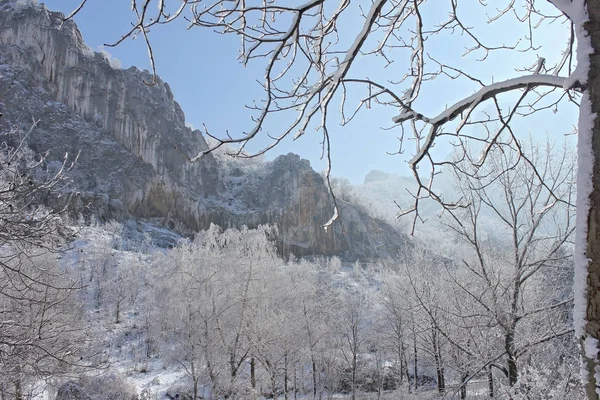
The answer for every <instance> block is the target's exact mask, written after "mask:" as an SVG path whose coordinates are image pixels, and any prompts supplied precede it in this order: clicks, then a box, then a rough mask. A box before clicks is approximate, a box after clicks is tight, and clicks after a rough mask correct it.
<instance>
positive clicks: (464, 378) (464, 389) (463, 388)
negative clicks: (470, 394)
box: [460, 372, 469, 400]
mask: <svg viewBox="0 0 600 400" xmlns="http://www.w3.org/2000/svg"><path fill="white" fill-rule="evenodd" d="M468 378H469V373H468V372H465V373H463V374H462V375H461V377H460V400H465V399H466V398H467V383H468V382H467V379H468Z"/></svg>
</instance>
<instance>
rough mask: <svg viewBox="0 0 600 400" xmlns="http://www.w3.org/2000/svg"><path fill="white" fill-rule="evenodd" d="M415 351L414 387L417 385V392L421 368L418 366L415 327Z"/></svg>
mask: <svg viewBox="0 0 600 400" xmlns="http://www.w3.org/2000/svg"><path fill="white" fill-rule="evenodd" d="M413 352H414V360H413V362H414V365H413V380H414V384H415V385H414V387H415V392H416V391H417V388H418V387H419V386H418V380H419V379H418V378H419V369H418V367H417V361H418V357H417V336H416V335H414V329H413Z"/></svg>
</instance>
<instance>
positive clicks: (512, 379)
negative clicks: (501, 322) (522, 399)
mask: <svg viewBox="0 0 600 400" xmlns="http://www.w3.org/2000/svg"><path fill="white" fill-rule="evenodd" d="M504 351H506V355H507V360H506V364H507V365H506V366H507V371H508V385H509V386H511V387H512V386H514V385H515V383H517V379H518V377H519V374H518V370H517V358H516V357H515V334H514V332H513V331H512V330H511V331H509V332H508V333H507V334H506V336H505V338H504Z"/></svg>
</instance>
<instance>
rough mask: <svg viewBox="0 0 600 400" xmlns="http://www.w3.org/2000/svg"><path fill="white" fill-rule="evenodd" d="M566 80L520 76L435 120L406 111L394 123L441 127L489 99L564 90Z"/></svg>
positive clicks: (480, 92) (485, 89)
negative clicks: (518, 92)
mask: <svg viewBox="0 0 600 400" xmlns="http://www.w3.org/2000/svg"><path fill="white" fill-rule="evenodd" d="M565 79H566V78H564V77H560V76H555V75H543V74H534V75H526V76H520V77H518V78H512V79H508V80H506V81H502V82H496V83H493V84H491V85H488V86H485V87H483V88H481V89H480V90H478V91H477V92H476V93H474V94H472V95H471V96H469V97H467V98H465V99H463V100H461V101H459V102H458V103H456V104H454V105H453V106H452V107H450V108H448V109H446V110H445V111H444V112H442V113H441V114H439V115H438V116H436V117H434V118H427V117H424V116H423V115H421V114H419V113H417V112H416V111H414V110H405V111H403V112H402V113H401V114H399V115H398V116H396V117H394V118H393V121H394V122H395V123H397V124H401V123H402V122H405V121H408V120H411V119H416V120H421V121H424V122H427V123H429V124H432V125H436V126H439V125H441V124H444V123H446V122H448V121H451V120H453V119H454V118H456V117H457V116H458V115H460V114H461V113H462V112H463V111H465V110H467V109H468V108H474V106H475V105H477V104H479V103H481V102H483V101H486V100H488V99H491V98H492V97H495V96H497V95H499V94H501V93H506V92H510V91H513V90H518V89H524V88H533V87H538V86H550V87H559V88H562V87H563V84H564V82H565Z"/></svg>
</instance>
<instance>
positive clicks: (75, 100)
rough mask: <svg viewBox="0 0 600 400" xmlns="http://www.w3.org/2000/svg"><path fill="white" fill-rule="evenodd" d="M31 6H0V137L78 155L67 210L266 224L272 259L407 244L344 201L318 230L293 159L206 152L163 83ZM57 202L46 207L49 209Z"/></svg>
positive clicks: (318, 212) (325, 209)
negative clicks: (16, 135)
mask: <svg viewBox="0 0 600 400" xmlns="http://www.w3.org/2000/svg"><path fill="white" fill-rule="evenodd" d="M63 18H64V15H63V14H62V13H58V12H52V11H49V10H48V9H47V8H46V7H45V6H44V5H43V4H37V2H35V1H31V0H30V1H22V0H7V1H3V2H1V3H0V94H1V95H0V111H1V112H2V113H3V115H4V117H3V118H2V119H1V120H0V129H2V131H4V132H6V131H8V130H9V129H10V128H11V127H13V126H17V127H19V128H20V130H21V132H23V133H25V132H28V131H29V130H30V128H31V126H32V121H34V120H35V121H37V122H36V125H35V127H34V129H32V130H31V132H30V133H29V134H28V136H27V139H26V141H27V144H28V145H29V147H30V148H31V149H32V150H34V151H35V152H37V153H42V152H46V151H49V156H48V160H49V163H48V165H47V168H52V167H53V165H54V164H55V162H56V161H58V160H61V159H62V158H63V157H64V154H65V153H69V154H71V155H72V156H73V155H74V154H78V153H79V158H78V161H77V164H76V166H75V168H74V170H73V171H72V178H73V182H74V184H73V187H74V189H73V190H76V191H77V192H78V193H79V196H78V197H77V199H76V200H75V202H74V203H73V204H72V206H71V209H72V211H73V212H74V213H76V214H83V215H86V216H87V217H89V218H92V217H93V218H98V219H100V220H110V219H117V220H119V219H124V218H138V219H145V220H151V221H154V222H155V223H158V224H159V225H162V226H165V227H168V228H170V229H173V230H175V231H177V232H179V233H182V234H193V233H195V232H197V231H199V230H202V229H206V228H207V227H208V226H209V225H210V224H211V223H215V224H218V225H220V226H222V227H224V228H227V227H239V226H242V225H247V226H249V227H255V226H257V225H259V224H266V223H268V224H273V225H276V226H277V228H278V233H277V235H276V237H275V240H276V241H277V243H278V247H279V248H280V250H281V251H282V252H283V253H288V252H291V253H293V254H295V255H297V256H306V255H334V254H335V255H339V256H342V257H344V258H347V259H350V260H355V259H361V260H366V259H373V258H387V257H394V256H395V255H397V254H398V252H399V251H401V250H402V249H403V248H404V247H405V246H406V245H407V244H408V241H407V239H406V237H405V236H403V235H401V234H399V233H398V232H397V231H396V230H395V229H394V228H393V227H391V226H390V225H389V224H386V223H384V222H382V221H380V220H377V219H374V218H372V217H370V216H368V215H367V213H365V212H364V211H361V210H360V209H357V208H356V207H354V206H352V205H350V204H342V205H340V208H341V218H340V220H339V221H338V222H336V224H335V225H334V227H333V229H330V230H328V231H327V232H326V231H325V230H324V229H323V228H322V225H323V224H324V223H325V222H326V221H327V220H328V219H329V218H330V217H331V215H332V213H333V205H332V200H331V197H330V195H329V192H328V190H327V188H326V186H325V184H324V182H323V179H322V177H321V176H320V175H319V174H318V173H316V172H315V171H314V170H313V169H312V168H311V167H310V164H309V163H308V161H306V160H302V159H301V158H300V157H299V156H297V155H294V154H288V155H283V156H280V157H278V158H277V159H275V160H274V161H273V162H270V163H258V164H255V165H250V166H251V167H250V168H240V167H237V166H236V165H238V164H236V163H235V162H234V161H231V162H228V161H222V160H218V159H217V158H216V157H215V156H214V155H212V154H208V155H206V156H204V157H202V158H201V159H200V160H199V161H198V162H195V163H189V162H188V161H187V159H186V155H195V154H197V153H198V152H200V151H202V150H204V149H206V148H207V144H206V141H205V139H204V138H203V136H202V134H201V132H199V131H197V130H192V129H190V128H189V127H187V126H186V124H185V115H184V113H183V111H182V110H181V108H180V107H179V105H178V104H177V102H176V101H175V99H174V96H173V93H172V92H171V89H170V88H169V85H168V84H167V83H166V82H163V81H162V80H161V79H158V82H157V83H156V84H155V85H151V86H149V85H147V84H146V83H145V82H149V81H150V80H151V78H152V77H151V74H150V73H149V72H148V71H140V70H138V69H137V68H135V67H131V68H129V69H126V70H123V69H119V68H115V67H114V66H113V65H111V62H110V60H109V58H108V57H107V56H106V55H105V54H102V53H97V52H94V51H92V50H91V49H90V48H89V47H88V46H87V45H86V44H85V42H84V41H83V38H82V35H81V33H80V32H79V30H78V28H77V26H76V25H75V23H74V22H73V21H66V22H63ZM58 201H60V200H59V199H49V200H48V202H49V204H51V205H52V204H55V203H56V202H58Z"/></svg>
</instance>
